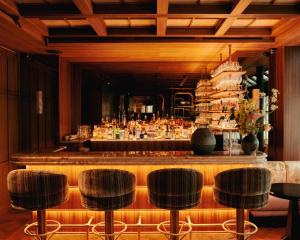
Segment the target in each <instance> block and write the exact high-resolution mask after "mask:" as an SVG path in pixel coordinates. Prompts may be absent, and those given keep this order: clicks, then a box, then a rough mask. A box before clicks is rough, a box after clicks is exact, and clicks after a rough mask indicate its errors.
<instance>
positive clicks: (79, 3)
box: [73, 0, 93, 15]
mask: <svg viewBox="0 0 300 240" xmlns="http://www.w3.org/2000/svg"><path fill="white" fill-rule="evenodd" d="M73 3H74V4H75V5H76V7H77V8H78V9H79V11H80V12H81V13H82V14H84V15H91V14H93V3H92V1H91V0H73Z"/></svg>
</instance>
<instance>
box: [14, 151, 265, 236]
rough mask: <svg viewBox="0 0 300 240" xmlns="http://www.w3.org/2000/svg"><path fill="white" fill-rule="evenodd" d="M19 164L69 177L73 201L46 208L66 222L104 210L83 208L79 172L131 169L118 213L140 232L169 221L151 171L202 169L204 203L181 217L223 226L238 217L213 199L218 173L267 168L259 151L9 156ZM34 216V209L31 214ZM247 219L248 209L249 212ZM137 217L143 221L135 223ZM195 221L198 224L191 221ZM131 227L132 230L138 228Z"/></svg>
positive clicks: (86, 218) (98, 215)
mask: <svg viewBox="0 0 300 240" xmlns="http://www.w3.org/2000/svg"><path fill="white" fill-rule="evenodd" d="M11 163H13V164H14V165H15V166H16V165H17V166H22V167H23V166H25V167H26V168H27V169H36V170H50V171H56V172H61V173H64V174H66V175H67V176H68V182H69V185H70V196H69V200H68V201H67V202H65V203H64V204H62V205H61V206H59V207H57V208H53V209H49V210H48V211H47V218H49V219H56V220H58V221H60V222H62V223H65V224H74V223H75V224H85V223H87V222H88V221H89V219H90V218H91V217H94V220H93V221H94V223H95V222H100V221H102V220H103V212H94V211H89V210H87V209H84V208H83V207H82V206H81V203H80V193H79V190H78V175H79V173H80V172H81V171H84V170H87V169H95V168H101V169H103V168H110V169H112V168H115V169H123V170H127V171H130V172H132V173H133V174H135V176H136V180H137V183H136V201H135V203H134V204H133V205H131V206H130V207H128V208H126V209H121V210H118V211H116V212H115V219H116V220H121V221H124V222H127V223H129V224H132V225H133V226H138V227H139V229H140V230H141V231H152V232H154V231H156V228H155V227H153V228H150V229H149V226H150V225H151V224H152V225H151V226H153V224H156V223H159V222H161V221H166V220H168V218H169V212H168V211H166V210H163V209H156V208H155V207H154V206H152V205H151V204H150V203H149V202H148V192H147V175H148V174H149V173H150V172H151V171H153V170H156V169H161V168H193V169H196V170H198V171H200V172H202V173H203V175H204V187H203V190H202V198H201V203H200V204H199V205H198V206H197V207H196V208H193V209H190V210H186V211H184V210H183V211H181V212H180V219H182V220H186V219H188V218H189V217H190V220H191V222H192V223H193V224H204V226H210V227H212V228H214V229H216V228H218V229H219V230H220V223H222V222H223V221H225V220H228V219H232V218H234V217H235V210H234V209H230V208H227V207H224V206H222V205H220V204H218V203H216V202H215V201H214V200H213V184H214V176H215V175H216V174H217V173H219V172H221V171H224V170H227V169H233V168H240V167H263V166H264V165H265V164H266V163H267V161H266V154H264V153H258V154H257V155H256V156H246V155H234V156H229V155H227V154H225V153H224V152H214V154H212V155H209V156H194V155H192V152H191V151H127V152H125V151H123V152H119V151H115V152H87V153H82V152H58V153H51V152H49V153H30V154H25V153H23V154H22V153H21V154H15V155H13V156H12V158H11ZM237 184H239V183H237ZM33 216H34V218H35V217H36V216H35V213H33ZM245 216H246V218H247V214H245ZM137 222H139V223H140V224H139V225H135V224H136V223H137ZM147 226H148V227H147ZM193 226H195V225H193ZM136 229H137V228H136V227H132V228H131V229H129V231H136Z"/></svg>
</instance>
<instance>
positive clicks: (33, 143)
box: [20, 55, 58, 151]
mask: <svg viewBox="0 0 300 240" xmlns="http://www.w3.org/2000/svg"><path fill="white" fill-rule="evenodd" d="M50 58H52V57H49V56H48V57H47V56H42V60H41V59H40V58H39V56H29V57H28V56H26V55H22V57H21V61H22V64H21V98H22V101H21V109H20V112H21V115H22V117H21V118H20V119H21V126H22V128H21V138H22V151H44V150H46V149H47V150H49V149H53V147H54V146H55V145H56V144H57V139H58V93H57V92H58V87H57V84H58V83H57V82H58V71H57V69H56V68H55V67H52V66H51V65H48V64H47V61H52V60H51V59H50ZM57 60H58V59H57ZM38 90H41V91H42V92H43V113H42V114H37V108H36V101H37V99H36V92H37V91H38Z"/></svg>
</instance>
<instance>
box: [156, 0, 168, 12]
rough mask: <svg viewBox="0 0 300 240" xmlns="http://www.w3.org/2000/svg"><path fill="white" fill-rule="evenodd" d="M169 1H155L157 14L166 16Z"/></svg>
mask: <svg viewBox="0 0 300 240" xmlns="http://www.w3.org/2000/svg"><path fill="white" fill-rule="evenodd" d="M168 9H169V0H157V6H156V12H157V14H168Z"/></svg>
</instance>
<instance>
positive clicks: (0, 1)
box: [0, 0, 19, 16]
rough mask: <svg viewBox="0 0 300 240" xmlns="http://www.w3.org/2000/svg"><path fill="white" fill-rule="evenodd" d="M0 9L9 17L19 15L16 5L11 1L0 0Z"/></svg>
mask: <svg viewBox="0 0 300 240" xmlns="http://www.w3.org/2000/svg"><path fill="white" fill-rule="evenodd" d="M0 9H2V10H3V11H4V12H5V13H7V14H10V15H15V16H18V15H19V11H18V9H17V6H16V4H15V3H14V2H13V1H11V0H0Z"/></svg>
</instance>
